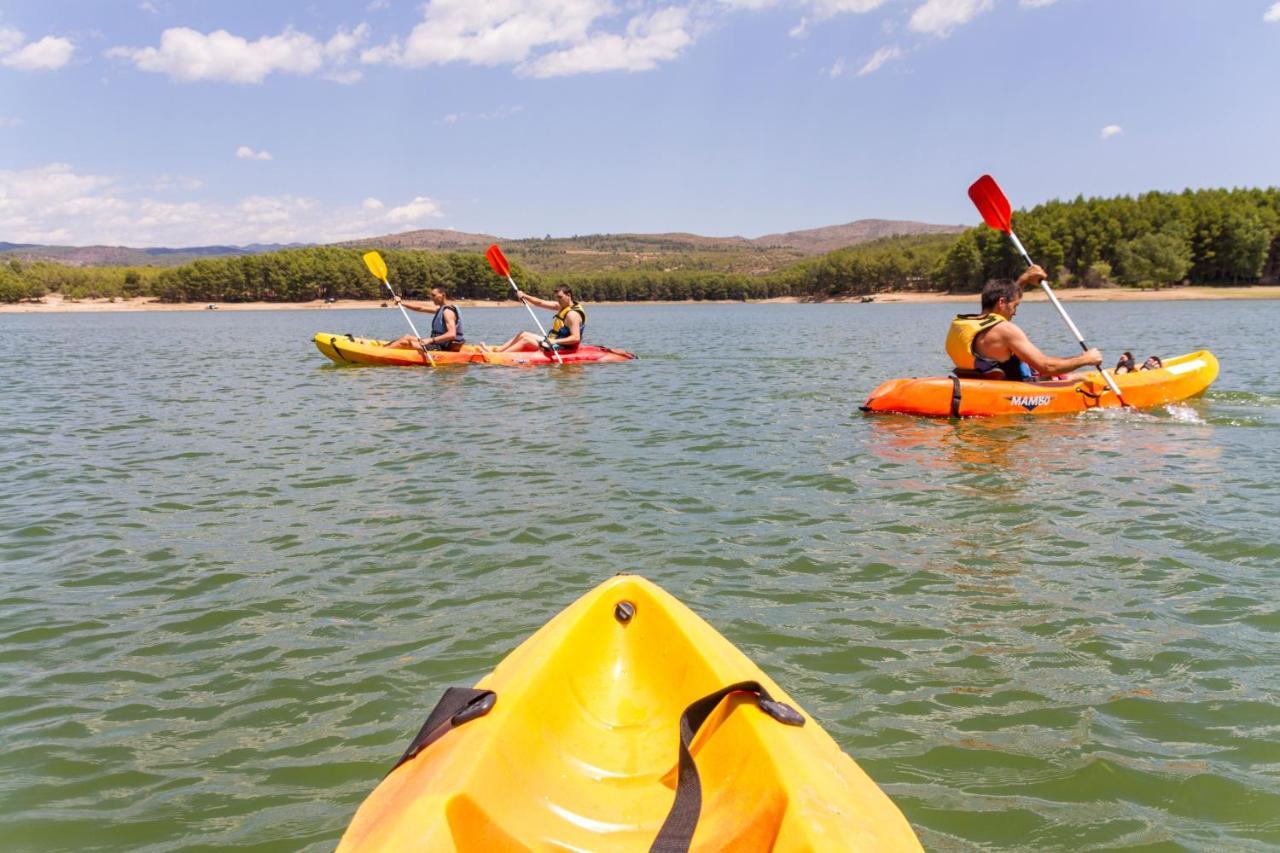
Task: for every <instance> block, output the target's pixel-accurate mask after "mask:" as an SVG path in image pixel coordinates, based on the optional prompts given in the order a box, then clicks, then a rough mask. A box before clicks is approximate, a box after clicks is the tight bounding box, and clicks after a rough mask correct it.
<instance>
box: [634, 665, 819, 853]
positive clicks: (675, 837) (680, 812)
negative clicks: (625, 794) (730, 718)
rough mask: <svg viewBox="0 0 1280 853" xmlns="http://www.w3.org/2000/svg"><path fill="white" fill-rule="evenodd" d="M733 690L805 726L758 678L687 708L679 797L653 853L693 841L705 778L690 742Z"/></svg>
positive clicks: (673, 852)
mask: <svg viewBox="0 0 1280 853" xmlns="http://www.w3.org/2000/svg"><path fill="white" fill-rule="evenodd" d="M730 693H749V694H751V696H752V698H754V699H755V701H756V705H757V706H758V707H759V708H760V710H762V711H764V712H765V713H766V714H768V715H769V716H770V717H773V718H774V719H775V720H777V721H778V722H780V723H785V724H787V725H789V726H803V725H804V717H802V716H801V715H800V712H799V711H797V710H796V709H795V708H792V707H791V706H790V705H787V704H786V703H784V702H778V701H776V700H775V699H774V698H773V697H772V696H770V695H769V691H767V690H765V689H764V687H763V686H761V684H760V682H758V681H741V682H738V683H737V684H730V685H729V686H728V687H725V688H722V689H720V690H717V691H716V692H715V693H711V694H709V695H707V696H703V697H702V698H701V699H699V700H698V701H696V702H694V703H693V704H691V705H690V706H689V707H687V708H685V709H684V713H683V714H681V715H680V764H679V768H680V769H679V772H678V774H677V777H676V799H675V802H673V803H672V804H671V811H669V812H667V819H666V820H664V821H663V822H662V829H660V830H659V831H658V837H657V838H655V839H654V841H653V846H652V847H650V848H649V853H685V851H687V850H688V849H689V844H690V843H691V842H692V841H693V831H694V830H695V829H696V828H697V826H698V814H699V813H700V812H701V811H702V780H701V779H699V778H698V767H697V765H695V764H694V762H693V756H692V755H691V754H690V752H689V745H690V744H691V743H693V736H694V735H695V734H697V733H698V729H699V728H701V727H702V724H703V723H704V722H706V720H707V717H709V716H711V712H712V711H714V710H715V709H716V706H717V705H719V704H720V701H721V700H722V699H724V697H726V696H728V695H729V694H730Z"/></svg>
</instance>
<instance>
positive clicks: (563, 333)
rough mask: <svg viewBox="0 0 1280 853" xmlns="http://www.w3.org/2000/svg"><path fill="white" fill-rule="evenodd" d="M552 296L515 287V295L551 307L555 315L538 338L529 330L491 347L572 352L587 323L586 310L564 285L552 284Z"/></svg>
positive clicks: (541, 305) (507, 349)
mask: <svg viewBox="0 0 1280 853" xmlns="http://www.w3.org/2000/svg"><path fill="white" fill-rule="evenodd" d="M555 297H556V298H555V299H539V298H538V297H536V296H530V295H529V294H527V293H525V292H524V291H522V290H517V291H516V298H517V299H520V300H521V301H523V302H527V303H528V304H530V305H536V306H537V307H539V308H546V309H547V310H548V311H555V312H556V316H555V317H554V318H553V319H552V321H551V328H550V329H548V330H547V337H546V338H542V337H540V336H538V335H536V334H534V333H533V332H521V333H520V334H518V335H516V336H515V337H514V338H512V339H511V340H509V341H507V342H506V343H505V344H502V345H501V346H498V347H494V348H493V352H528V351H531V350H536V349H541V350H544V351H546V352H551V351H552V350H555V351H557V352H573V351H574V350H576V349H577V348H578V344H580V343H582V330H583V329H585V328H586V327H587V312H586V311H584V310H583V308H582V306H581V305H579V304H578V302H577V301H576V300H575V299H574V298H573V291H572V290H570V289H569V287H568V286H566V285H563V284H562V285H559V286H558V287H556V291H555Z"/></svg>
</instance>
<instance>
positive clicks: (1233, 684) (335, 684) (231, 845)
mask: <svg viewBox="0 0 1280 853" xmlns="http://www.w3.org/2000/svg"><path fill="white" fill-rule="evenodd" d="M1069 308H1070V310H1071V311H1072V313H1073V316H1074V317H1075V319H1076V321H1077V323H1078V324H1079V325H1080V327H1081V328H1082V329H1084V330H1085V332H1086V334H1088V335H1089V339H1090V343H1094V344H1096V345H1098V346H1101V347H1102V348H1103V349H1104V351H1105V352H1106V354H1107V356H1108V361H1109V362H1110V363H1113V362H1114V359H1115V358H1116V357H1117V356H1118V352H1119V350H1120V349H1125V348H1128V349H1132V350H1133V351H1134V354H1135V355H1136V356H1138V357H1139V360H1141V359H1142V358H1143V357H1145V356H1146V355H1148V354H1150V353H1159V354H1161V355H1166V356H1167V355H1174V354H1178V353H1182V352H1186V351H1189V350H1193V349H1198V348H1200V347H1208V348H1210V349H1212V350H1214V352H1215V353H1216V354H1217V355H1218V357H1219V358H1220V359H1221V362H1222V366H1223V372H1222V375H1221V377H1220V378H1219V380H1218V382H1217V383H1216V384H1215V386H1214V387H1213V388H1212V389H1211V390H1210V391H1209V393H1208V394H1207V395H1206V396H1205V397H1204V398H1202V399H1200V400H1195V401H1191V402H1189V403H1187V404H1181V405H1175V406H1171V407H1167V408H1164V409H1158V410H1153V411H1151V412H1149V413H1140V414H1132V413H1130V414H1122V413H1115V412H1109V413H1101V414H1100V413H1091V414H1088V415H1082V416H1072V417H1059V418H1025V419H1018V420H1001V421H966V422H947V421H928V420H923V419H915V418H908V417H899V416H880V417H874V418H872V417H867V416H864V415H862V414H861V413H859V412H858V410H857V406H858V404H860V403H861V402H862V401H863V400H864V399H865V397H866V395H867V393H868V392H869V391H870V390H871V389H872V388H873V387H874V386H875V385H876V384H877V383H878V382H879V381H881V380H883V379H887V378H890V377H894V376H903V375H913V374H929V373H937V372H939V371H940V370H941V369H942V368H943V360H942V357H941V354H940V353H941V343H942V337H943V334H944V332H945V329H946V323H947V319H948V316H949V315H950V314H951V313H953V312H955V311H956V310H960V309H959V307H958V306H949V305H816V306H806V305H794V306H781V305H766V306H736V305H697V306H634V307H598V308H595V309H592V310H591V323H590V328H589V330H588V331H589V334H588V337H589V339H592V340H594V341H597V342H601V343H606V344H609V345H611V346H617V347H623V348H626V349H631V350H634V351H636V352H638V353H639V354H640V355H641V356H642V358H641V360H639V361H637V362H633V363H628V364H618V365H597V366H590V367H582V368H572V367H571V368H564V369H528V370H518V369H506V368H491V367H469V368H460V369H442V370H439V371H435V372H432V371H428V370H397V369H372V368H346V369H343V368H337V367H330V366H327V362H326V360H325V359H324V358H323V357H322V356H321V355H320V354H319V353H318V352H317V351H316V350H315V348H314V347H313V346H312V344H311V343H310V336H311V334H312V333H313V332H315V331H320V330H325V331H334V332H346V331H351V332H355V333H357V334H369V335H398V334H400V332H401V331H402V329H401V324H402V323H403V320H402V319H401V318H400V316H399V315H398V314H397V313H394V312H392V311H381V312H378V311H347V312H339V311H333V310H317V311H278V312H277V311H273V312H230V311H222V312H183V313H165V314H154V313H153V314H143V313H128V314H93V315H73V314H63V315H0V405H2V406H3V408H2V411H3V416H2V419H0V439H2V440H0V474H2V475H3V483H4V488H3V490H2V491H0V746H2V749H0V848H3V849H4V850H6V851H28V850H144V851H162V850H163V851H169V850H211V849H246V850H249V849H251V850H254V851H273V850H281V851H284V850H296V849H308V850H325V849H329V848H331V847H332V846H333V845H334V844H335V843H336V841H337V839H338V837H339V836H340V834H341V832H342V830H343V828H344V827H345V825H346V823H347V822H348V820H349V819H350V817H351V815H352V813H353V812H354V810H355V808H356V806H357V805H358V804H359V803H360V801H361V800H362V798H363V797H364V796H365V795H366V794H367V793H368V792H369V791H370V790H371V789H372V787H373V786H374V785H375V784H376V782H377V781H378V780H379V779H380V778H381V776H382V774H383V773H385V771H386V770H387V769H388V767H389V766H390V763H391V762H392V761H394V759H395V758H396V757H397V756H398V755H399V753H400V752H401V750H402V749H403V747H404V745H405V744H406V743H407V741H408V739H409V738H410V737H411V736H412V735H413V733H414V732H416V730H417V728H418V726H419V725H421V723H422V721H423V719H424V718H425V715H426V713H427V711H428V710H429V709H430V707H431V706H432V705H433V704H434V703H435V700H436V699H437V698H438V696H439V694H440V693H441V691H442V690H443V689H444V688H445V687H446V686H448V685H453V684H471V683H473V682H474V681H475V680H476V679H477V678H479V677H480V676H481V675H483V674H484V673H485V672H487V671H488V670H490V669H491V668H492V667H493V666H494V664H495V663H497V662H498V660H500V659H501V658H502V657H503V655H505V654H506V653H507V652H508V651H510V650H511V649H512V648H513V647H514V646H515V645H516V644H517V643H518V642H519V641H520V640H522V639H523V638H524V637H526V636H528V635H529V634H530V633H531V632H533V631H534V630H535V629H536V628H537V627H539V626H540V625H541V624H542V623H543V622H545V621H546V620H547V619H548V618H549V617H551V616H552V615H553V614H555V613H556V612H558V611H559V610H560V609H562V608H563V607H564V606H566V605H567V604H569V603H570V602H571V601H572V600H574V599H575V598H577V597H578V596H579V595H581V594H582V593H584V592H585V591H586V590H587V589H589V588H590V587H592V586H593V585H595V584H596V583H598V582H599V581H601V580H603V579H605V578H607V577H609V576H610V575H612V574H613V573H615V572H618V571H628V572H635V573H638V574H642V575H644V576H646V577H648V578H650V579H652V580H654V581H656V582H658V583H660V584H662V585H663V586H664V587H666V588H667V589H668V590H669V591H671V592H672V593H674V594H676V595H677V596H678V597H680V598H681V599H682V600H683V601H684V602H685V603H687V604H688V605H689V606H690V607H692V608H693V609H694V610H695V611H697V612H698V613H699V614H700V615H702V616H703V617H704V618H706V619H707V620H708V621H709V622H711V624H712V625H714V626H715V627H716V628H717V629H719V630H720V631H721V632H722V633H724V634H725V635H726V636H727V637H728V638H729V639H730V640H731V641H733V642H734V643H735V644H737V645H738V646H739V647H740V648H741V649H742V650H743V651H744V652H746V654H748V655H749V656H750V657H752V658H753V659H754V660H756V661H757V662H758V663H759V664H760V665H761V666H762V667H763V668H764V669H765V670H766V671H767V672H768V673H769V674H770V675H771V676H773V677H774V678H775V679H776V680H777V681H778V682H779V683H781V684H782V685H783V686H784V687H785V688H786V689H787V690H788V691H789V692H790V693H791V694H792V695H793V696H794V697H795V698H796V699H797V700H798V701H799V702H800V703H801V704H802V705H803V706H804V707H805V708H806V709H807V710H808V711H809V712H810V714H811V715H812V716H813V717H814V718H815V719H816V721H817V722H819V723H820V724H821V725H823V726H824V727H825V728H827V729H828V730H829V731H830V732H831V733H832V735H833V736H834V737H835V738H836V740H837V741H839V743H840V744H841V746H842V747H844V748H845V750H847V751H848V752H849V753H850V754H851V755H852V756H853V757H854V758H855V759H856V760H857V761H858V762H859V763H860V764H861V766H862V767H863V768H864V769H865V770H866V771H867V772H868V773H870V774H871V776H872V777H873V778H874V779H875V780H876V781H877V782H878V783H879V784H880V785H881V786H882V787H883V788H884V789H885V790H886V791H887V792H888V793H889V795H890V796H891V797H892V798H893V799H894V801H895V802H896V803H897V804H898V806H899V807H900V808H901V809H902V811H903V812H904V813H905V814H906V816H907V818H908V819H909V820H910V821H911V823H912V825H913V826H914V827H915V829H916V831H917V833H918V834H919V836H920V838H921V840H922V841H923V842H924V844H925V845H926V847H929V848H931V849H936V850H967V849H1018V850H1089V849H1099V850H1100V849H1115V848H1142V849H1148V850H1175V849H1196V850H1222V849H1232V850H1265V849H1275V847H1276V846H1277V845H1280V607H1278V602H1280V591H1278V589H1280V534H1278V533H1277V527H1278V524H1277V517H1278V516H1280V361H1278V360H1277V359H1276V357H1275V351H1274V350H1273V349H1272V344H1273V343H1274V342H1275V339H1276V336H1277V332H1278V330H1280V302H1227V301H1222V302H1187V303H1175V302H1166V303H1128V304H1111V305H1097V304H1084V305H1081V304H1076V305H1071V306H1069ZM464 315H465V316H464V321H465V326H466V329H467V331H468V333H469V336H470V337H471V338H472V339H473V340H475V339H487V340H489V341H495V340H498V339H500V338H502V337H505V336H507V335H509V334H510V333H512V332H514V331H515V330H517V329H519V328H523V327H524V326H525V325H526V324H528V317H527V315H525V314H524V312H522V311H517V310H515V309H510V310H504V309H490V310H479V309H477V310H469V311H466V312H464ZM1019 322H1020V323H1022V325H1023V326H1024V327H1025V328H1027V329H1028V330H1029V331H1030V332H1031V334H1032V335H1033V337H1035V338H1036V339H1037V340H1039V341H1040V342H1041V343H1043V344H1044V345H1045V348H1046V349H1047V350H1049V351H1051V352H1056V353H1057V354H1062V355H1066V354H1070V353H1072V352H1074V351H1075V344H1074V342H1073V341H1071V340H1070V338H1068V337H1067V335H1066V333H1065V332H1064V331H1063V330H1062V329H1061V328H1060V326H1059V324H1058V321H1057V318H1056V317H1055V316H1054V315H1053V314H1052V310H1051V309H1050V308H1049V307H1048V306H1047V305H1044V304H1038V305H1031V304H1029V305H1026V306H1024V308H1023V310H1022V311H1021V312H1020V314H1019ZM673 761H674V733H673Z"/></svg>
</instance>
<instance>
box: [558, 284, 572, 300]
mask: <svg viewBox="0 0 1280 853" xmlns="http://www.w3.org/2000/svg"><path fill="white" fill-rule="evenodd" d="M556 293H563V294H564V295H565V296H568V297H569V298H570V299H573V288H571V287H569V285H567V284H557V285H556Z"/></svg>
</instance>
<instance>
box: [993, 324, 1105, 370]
mask: <svg viewBox="0 0 1280 853" xmlns="http://www.w3.org/2000/svg"><path fill="white" fill-rule="evenodd" d="M997 332H999V334H998V335H997V334H996V333H997ZM993 336H994V338H993ZM986 337H987V338H988V340H990V343H991V344H997V343H998V344H1003V345H1004V346H1005V347H1008V349H1009V351H1010V352H1012V353H1013V354H1014V355H1016V356H1017V357H1018V358H1020V359H1022V361H1023V363H1024V364H1026V365H1028V366H1030V367H1031V368H1032V369H1033V370H1035V371H1036V373H1039V374H1040V375H1041V376H1055V375H1057V374H1059V373H1070V372H1071V371H1073V370H1076V369H1078V368H1081V367H1088V366H1089V365H1100V364H1102V352H1101V351H1100V350H1096V349H1091V350H1089V351H1088V352H1083V353H1081V354H1080V355H1078V356H1075V357H1074V358H1058V357H1057V356H1053V355H1045V354H1044V353H1042V352H1041V351H1040V348H1039V347H1037V346H1036V345H1035V344H1033V343H1031V339H1030V338H1028V337H1027V333H1026V332H1024V331H1022V330H1021V329H1019V328H1018V327H1017V326H1015V325H1014V324H1013V323H1001V324H1000V325H998V326H996V327H995V328H994V329H992V330H991V331H989V332H987V335H986ZM988 349H989V348H988Z"/></svg>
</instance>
